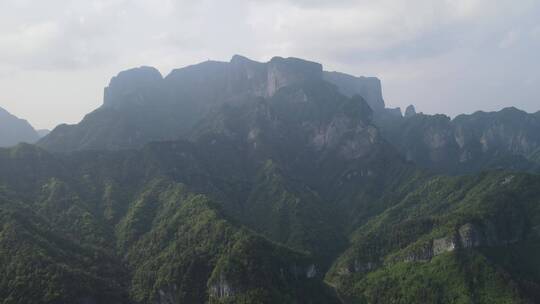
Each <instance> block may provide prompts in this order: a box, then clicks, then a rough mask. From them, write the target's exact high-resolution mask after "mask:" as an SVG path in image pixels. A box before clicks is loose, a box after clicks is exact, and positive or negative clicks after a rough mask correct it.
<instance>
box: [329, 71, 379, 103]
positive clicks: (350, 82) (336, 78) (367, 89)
mask: <svg viewBox="0 0 540 304" xmlns="http://www.w3.org/2000/svg"><path fill="white" fill-rule="evenodd" d="M324 79H325V80H327V81H328V82H331V83H333V84H335V85H336V86H337V87H338V88H339V90H340V91H341V92H342V93H343V94H345V95H347V96H353V95H360V96H362V97H363V98H364V99H365V100H366V101H367V103H368V104H369V106H370V107H371V109H372V110H373V111H375V112H382V111H384V108H385V105H384V100H383V97H382V89H381V81H380V80H379V79H378V78H375V77H356V76H352V75H348V74H344V73H339V72H324Z"/></svg>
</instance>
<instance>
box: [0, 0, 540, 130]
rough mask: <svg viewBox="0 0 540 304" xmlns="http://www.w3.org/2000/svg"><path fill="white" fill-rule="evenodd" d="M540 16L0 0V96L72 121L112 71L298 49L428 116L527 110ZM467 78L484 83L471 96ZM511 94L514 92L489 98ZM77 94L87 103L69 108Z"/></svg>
mask: <svg viewBox="0 0 540 304" xmlns="http://www.w3.org/2000/svg"><path fill="white" fill-rule="evenodd" d="M539 19H540V3H538V1H536V0H520V1H519V2H518V1H510V0H491V1H488V0H408V1H392V0H380V1H367V0H336V1H325V0H276V1H264V0H230V1H218V0H200V1H188V0H49V1H35V0H34V1H33V0H2V1H0V78H1V79H3V80H6V79H8V78H9V79H10V82H9V83H10V85H9V86H5V87H3V88H2V92H0V103H7V102H9V103H16V102H17V103H18V104H20V106H18V107H19V108H20V109H21V110H22V111H23V112H24V109H25V108H31V106H32V103H35V100H33V99H45V100H44V101H43V102H46V103H47V104H49V105H50V107H51V108H55V109H57V112H62V111H60V109H62V107H66V105H69V106H70V109H72V110H70V111H69V112H65V113H64V112H62V113H63V114H62V115H63V116H60V114H58V115H56V114H55V115H56V116H55V117H54V118H48V117H42V116H39V114H38V113H32V112H31V111H27V112H28V113H27V114H28V115H25V113H22V116H25V117H27V118H29V119H30V120H32V121H38V120H39V121H40V124H42V125H47V126H51V125H53V124H55V123H59V122H62V121H69V122H75V121H77V120H78V119H80V117H82V115H84V114H85V111H87V109H88V108H91V107H95V106H97V105H99V104H100V102H101V96H100V95H101V92H100V89H96V88H100V87H102V86H104V85H106V82H107V79H108V78H110V77H111V76H112V75H113V74H115V73H117V72H118V71H119V70H122V69H126V68H129V67H132V66H139V65H153V66H156V67H158V68H160V69H161V71H162V72H163V73H165V74H166V73H167V72H168V71H169V70H171V69H173V68H177V67H181V66H184V65H188V64H193V63H196V62H198V61H203V60H206V59H217V60H228V59H229V58H230V57H231V56H232V55H233V54H237V53H239V54H243V55H246V56H248V57H252V58H254V59H257V60H267V59H269V58H270V57H272V56H275V55H281V56H296V57H303V58H307V59H311V60H316V61H319V62H322V63H323V64H324V65H325V67H326V68H327V69H332V70H342V71H345V72H350V73H354V74H364V75H375V76H379V77H381V78H382V80H383V86H384V90H385V96H386V100H387V103H388V104H390V105H394V106H405V105H406V104H407V103H411V102H414V103H418V104H419V105H420V110H422V111H425V112H437V111H444V112H447V113H451V114H455V113H458V112H462V111H468V110H470V109H472V108H473V107H475V108H481V107H486V106H487V107H495V106H499V105H502V104H503V103H505V102H506V104H509V103H512V102H513V103H516V105H518V106H521V107H525V108H527V107H529V108H528V109H532V108H533V107H534V105H533V101H531V100H533V99H534V96H535V94H536V93H535V92H536V91H534V90H533V89H532V86H528V87H527V88H525V89H521V90H522V91H517V90H518V89H517V88H518V87H519V86H518V84H519V83H521V84H523V83H524V82H525V81H524V80H523V79H529V78H531V77H532V76H533V74H534V73H536V70H537V68H538V65H539V63H538V60H537V59H536V57H537V55H536V54H534V52H533V51H532V50H534V49H535V47H538V46H539V44H540V30H539V28H540V24H539V23H538V20H539ZM535 69H536V70H535ZM30 73H33V74H36V73H37V74H39V75H40V77H39V79H48V80H50V81H54V80H57V81H58V82H63V81H66V79H80V80H81V81H84V82H88V83H91V85H83V84H81V87H83V88H81V89H80V90H79V91H77V90H73V91H72V92H71V91H70V94H67V95H55V94H53V95H43V94H40V93H39V92H35V94H33V95H32V94H30V93H25V94H22V93H19V92H20V91H21V90H23V88H27V87H29V86H30V87H39V88H43V86H40V85H38V84H35V83H29V81H24V79H27V78H28V77H24V75H27V74H30ZM14 75H19V76H16V77H14ZM21 75H22V76H21ZM501 75H502V76H501ZM36 79H37V78H36ZM15 80H16V81H15ZM18 81H19V82H18ZM36 81H37V80H36ZM70 83H71V82H70ZM483 83H508V84H515V85H516V89H509V88H508V87H506V88H503V87H500V88H498V87H493V86H489V87H488V86H483V85H482V84H483ZM71 85H77V83H75V82H73V83H71ZM473 85H476V87H478V88H481V89H479V90H478V91H477V90H476V89H475V91H474V92H471V86H473ZM91 90H95V91H96V92H93V91H91ZM492 91H493V92H495V93H492ZM509 91H510V92H514V93H515V96H516V98H518V97H519V100H506V101H501V100H502V97H497V94H496V92H499V94H498V96H510V95H508V93H507V92H509ZM463 92H469V93H470V94H469V96H470V97H467V95H466V94H465V93H463ZM46 93H47V94H50V91H49V90H46ZM473 93H474V94H473ZM81 95H84V96H85V97H84V98H81V97H80V96H81ZM494 96H495V97H494ZM493 98H495V99H497V101H496V102H495V101H493ZM458 99H459V100H460V101H459V102H456V100H458ZM505 99H509V98H507V97H505ZM77 100H80V101H77ZM74 102H80V103H81V104H82V103H84V105H81V106H80V107H79V108H80V110H77V107H74V106H73V107H72V104H73V103H74ZM490 102H491V104H490ZM535 102H538V100H536V101H535ZM450 104H451V106H449V105H450ZM0 105H1V104H0ZM422 107H423V108H422Z"/></svg>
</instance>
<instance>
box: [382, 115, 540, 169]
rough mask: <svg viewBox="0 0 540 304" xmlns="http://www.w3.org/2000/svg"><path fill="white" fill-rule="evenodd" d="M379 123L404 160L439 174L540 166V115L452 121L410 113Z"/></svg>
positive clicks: (468, 116) (486, 117)
mask: <svg viewBox="0 0 540 304" xmlns="http://www.w3.org/2000/svg"><path fill="white" fill-rule="evenodd" d="M409 113H410V112H409ZM378 125H379V127H381V129H382V132H383V133H384V136H385V138H387V139H388V140H389V141H390V142H391V143H392V144H393V145H394V146H395V147H396V148H397V149H398V150H399V151H400V152H401V153H402V154H403V155H405V157H406V158H407V160H409V161H412V162H414V163H416V164H418V165H420V166H422V167H425V168H430V169H433V170H436V171H439V172H445V173H467V172H477V171H479V170H482V169H488V168H508V169H515V170H521V171H535V170H538V157H537V155H538V154H537V153H538V152H537V151H538V149H539V148H540V134H539V133H538V130H539V129H540V119H539V117H538V115H537V114H529V113H526V112H524V111H521V110H518V109H516V108H505V109H503V110H501V111H498V112H476V113H474V114H470V115H464V114H463V115H459V116H457V117H456V118H454V119H450V118H449V117H447V116H445V115H440V114H439V115H425V114H410V115H407V116H406V117H403V118H402V117H398V118H396V119H393V120H391V121H385V122H382V123H379V124H378Z"/></svg>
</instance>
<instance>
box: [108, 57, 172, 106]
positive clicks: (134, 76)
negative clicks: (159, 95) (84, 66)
mask: <svg viewBox="0 0 540 304" xmlns="http://www.w3.org/2000/svg"><path fill="white" fill-rule="evenodd" d="M162 81H163V76H162V75H161V73H160V72H159V71H158V70H157V69H156V68H154V67H149V66H141V67H138V68H133V69H129V70H125V71H122V72H120V73H118V75H116V76H114V77H113V78H112V79H111V81H110V83H109V86H107V87H106V88H105V90H104V94H103V95H104V96H103V105H104V106H106V107H107V106H112V107H115V106H118V105H119V104H121V103H123V102H126V101H128V99H129V100H130V101H133V99H137V98H133V97H134V96H133V95H134V94H135V95H136V94H137V93H141V91H145V90H147V89H149V88H156V87H159V85H160V84H161V82H162Z"/></svg>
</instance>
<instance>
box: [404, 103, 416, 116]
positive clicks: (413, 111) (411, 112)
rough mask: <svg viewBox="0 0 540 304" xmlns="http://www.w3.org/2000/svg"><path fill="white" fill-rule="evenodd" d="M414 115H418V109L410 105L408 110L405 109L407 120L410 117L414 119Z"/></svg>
mask: <svg viewBox="0 0 540 304" xmlns="http://www.w3.org/2000/svg"><path fill="white" fill-rule="evenodd" d="M414 115H416V109H415V108H414V106H413V105H409V106H408V107H407V109H405V116H404V117H405V118H409V117H413V116H414Z"/></svg>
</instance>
